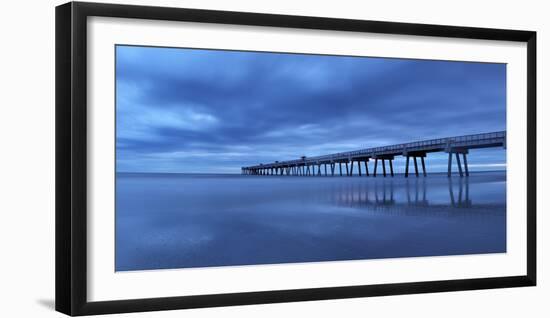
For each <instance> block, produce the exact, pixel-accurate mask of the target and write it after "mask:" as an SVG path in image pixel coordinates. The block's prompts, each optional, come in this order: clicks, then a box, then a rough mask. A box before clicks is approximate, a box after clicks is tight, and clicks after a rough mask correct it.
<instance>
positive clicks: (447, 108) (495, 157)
mask: <svg viewBox="0 0 550 318" xmlns="http://www.w3.org/2000/svg"><path fill="white" fill-rule="evenodd" d="M116 50H117V51H116V52H117V57H116V84H117V88H116V115H117V136H116V138H117V142H116V147H117V171H119V172H122V171H127V172H128V171H134V172H211V173H240V168H241V167H242V166H247V165H254V164H258V163H268V162H273V161H275V160H279V161H281V160H289V159H297V158H299V157H300V156H302V155H306V156H315V155H322V154H329V153H334V152H340V151H350V150H356V149H361V148H368V147H374V146H383V145H391V144H395V143H401V142H410V141H417V140H423V139H431V138H439V137H449V136H456V135H465V134H474V133H482V132H491V131H500V130H505V129H506V65H505V64H488V63H468V62H445V61H424V60H404V59H385V58H367V57H341V56H338V57H335V56H320V55H299V54H281V53H259V52H239V51H217V50H196V49H171V48H151V47H132V46H117V49H116ZM468 159H469V163H470V167H471V170H495V169H504V168H505V162H506V157H505V151H503V150H502V149H493V150H477V151H472V152H471V154H470V156H469V157H468ZM401 167H402V163H401V160H400V161H399V162H396V169H397V170H399V169H401ZM427 169H428V171H444V170H445V169H446V157H444V155H443V154H439V155H438V154H433V155H432V154H430V155H429V157H428V161H427Z"/></svg>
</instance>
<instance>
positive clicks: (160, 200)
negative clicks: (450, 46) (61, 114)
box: [113, 44, 507, 272]
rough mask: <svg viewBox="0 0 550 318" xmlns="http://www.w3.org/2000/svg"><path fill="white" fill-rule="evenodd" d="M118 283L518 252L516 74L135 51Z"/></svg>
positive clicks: (122, 141)
mask: <svg viewBox="0 0 550 318" xmlns="http://www.w3.org/2000/svg"><path fill="white" fill-rule="evenodd" d="M114 51H115V52H114V54H115V58H114V60H115V65H114V68H115V86H116V87H115V109H114V112H115V135H114V136H113V138H114V140H115V144H116V146H115V148H116V149H115V158H114V160H115V162H114V164H115V167H116V176H115V180H114V182H115V192H116V193H115V216H114V217H115V242H114V244H115V271H116V272H123V271H143V270H163V269H185V268H200V267H220V266H266V265H274V264H278V265H279V266H283V265H284V264H289V263H309V262H358V261H362V262H369V261H371V262H372V261H375V260H378V261H379V260H381V259H395V258H415V257H463V256H464V255H472V254H494V253H506V252H507V218H506V215H507V213H506V212H507V210H506V207H507V195H506V193H507V191H506V189H507V183H506V180H507V147H506V127H507V115H506V114H507V111H506V110H507V64H506V63H496V62H495V63H489V62H479V61H459V60H456V61H455V60H432V59H405V58H396V57H391V56H346V55H327V54H317V53H311V52H302V53H301V52H267V51H245V50H224V49H212V48H195V47H161V46H140V45H126V44H117V45H115V46H114Z"/></svg>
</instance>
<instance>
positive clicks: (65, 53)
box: [55, 2, 536, 316]
mask: <svg viewBox="0 0 550 318" xmlns="http://www.w3.org/2000/svg"><path fill="white" fill-rule="evenodd" d="M91 16H100V17H117V18H134V19H135V18H137V19H149V20H170V21H189V22H207V23H219V24H236V25H248V26H270V27H284V28H302V29H318V30H338V31H351V32H369V33H381V34H398V35H411V36H417V35H418V36H431V37H450V38H465V39H484V40H502V41H514V42H525V43H527V163H526V164H527V189H526V191H527V206H526V212H527V213H526V214H527V259H526V260H525V261H526V263H527V274H526V275H524V276H510V277H496V278H477V279H457V280H442V281H430V282H413V283H393V284H379V285H364V286H346V287H330V288H308V289H294V290H278V291H261V292H245V293H230V294H215V295H199V296H181V297H162V298H148V299H139V300H136V299H132V300H113V301H99V302H89V301H87V296H86V291H87V278H86V277H87V274H86V273H87V265H86V264H87V252H86V248H87V245H86V244H87V243H86V236H87V223H86V222H87V221H86V213H87V212H86V206H87V205H86V204H87V195H86V193H87V191H86V185H87V180H86V178H87V177H86V175H87V174H86V171H87V159H86V158H87V150H86V149H87V144H86V142H87V141H86V140H87V137H86V136H87V126H86V107H87V106H86V98H87V96H86V95H87V92H86V87H87V86H86V78H87V75H86V64H87V60H86V59H87V57H86V50H87V48H86V41H87V40H86V36H87V32H86V31H87V29H86V28H87V23H86V20H87V17H91ZM55 45H56V77H55V81H56V84H55V86H56V91H55V94H56V115H55V116H56V175H55V176H56V191H55V192H56V194H55V200H56V221H55V224H56V229H55V231H56V274H55V275H56V279H55V283H56V295H55V299H56V300H55V306H56V310H58V311H60V312H62V313H65V314H68V315H75V316H76V315H92V314H107V313H123V312H137V311H155V310H168V309H184V308H200V307H215V306H231V305H248V304H261V303H278V302H291V301H307V300H322V299H337V298H352V297H367V296H383V295H400V294H417V293H433V292H446V291H459V290H474V289H490V288H503V287H519V286H535V285H536V32H532V31H517V30H503V29H487V28H472V27H458V26H443V25H427V24H411V23H394V22H379V21H361V20H348V19H334V18H321V17H306V16H289V15H273V14H258V13H243V12H229V11H211V10H197V9H182V8H168V7H150V6H133V5H132V6H130V5H115V4H103V3H101V4H100V3H81V2H70V3H67V4H64V5H60V6H58V7H56V43H55Z"/></svg>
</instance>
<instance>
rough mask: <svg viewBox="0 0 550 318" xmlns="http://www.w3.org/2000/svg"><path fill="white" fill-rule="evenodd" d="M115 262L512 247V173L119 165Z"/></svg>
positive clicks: (149, 264)
mask: <svg viewBox="0 0 550 318" xmlns="http://www.w3.org/2000/svg"><path fill="white" fill-rule="evenodd" d="M116 191H117V192H116V202H117V203H116V270H117V271H126V270H145V269H161V268H185V267H206V266H225V265H252V264H273V263H290V262H318V261H334V260H355V259H374V258H391V257H417V256H437V255H457V254H477V253H503V252H506V173H505V172H483V173H472V175H471V176H470V177H469V178H459V177H457V176H453V177H452V178H451V179H449V178H447V176H446V175H445V174H431V175H428V177H426V178H423V177H420V178H416V177H414V176H413V177H409V178H408V179H405V178H404V177H403V176H402V175H396V176H395V177H394V178H389V177H388V178H383V177H380V176H379V177H377V178H373V177H364V176H363V177H358V176H354V177H289V176H282V177H279V176H241V175H214V174H154V173H148V174H144V173H119V174H118V175H117V187H116Z"/></svg>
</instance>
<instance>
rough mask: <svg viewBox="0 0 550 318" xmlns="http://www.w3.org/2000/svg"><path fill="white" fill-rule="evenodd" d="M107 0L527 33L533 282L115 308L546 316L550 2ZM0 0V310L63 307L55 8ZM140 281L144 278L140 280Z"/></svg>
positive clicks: (28, 313)
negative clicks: (533, 89) (533, 57)
mask: <svg viewBox="0 0 550 318" xmlns="http://www.w3.org/2000/svg"><path fill="white" fill-rule="evenodd" d="M111 2H117V3H131V4H154V5H165V6H175V7H189V8H205V9H219V10H232V11H250V12H266V13H281V14H296V15H314V16H330V17H341V18H356V19H370V20H385V21H400V22H417V23H434V24H451V25H462V26H477V27H490V28H508V29H527V30H535V31H537V32H538V105H539V107H538V123H539V129H538V161H539V167H538V197H539V200H538V224H539V226H538V228H539V235H538V243H539V249H538V252H539V259H538V265H539V280H538V282H539V285H538V286H537V287H530V288H513V289H499V290H488V291H468V292H453V293H439V294H425V295H407V296H390V297H375V298H362V299H351V300H334V301H316V302H303V303H288V304H275V305H257V306H240V307H223V308H215V309H198V310H186V311H171V312H153V313H143V314H127V315H115V316H116V317H180V316H181V315H185V316H186V317H216V316H223V317H260V316H261V317H284V316H310V315H315V316H318V317H334V316H345V317H364V316H366V315H369V316H370V317H378V316H384V317H399V316H405V315H406V316H407V317H423V318H428V317H440V316H445V317H449V318H450V317H483V316H487V317H519V316H525V317H548V316H549V315H550V305H549V303H550V302H549V301H548V299H550V298H549V297H550V296H548V295H550V277H549V276H548V274H547V273H548V272H547V271H546V270H545V266H546V265H547V261H548V257H549V256H550V251H549V250H548V248H546V244H547V243H548V242H549V240H550V234H549V233H550V229H547V227H548V226H549V225H550V223H549V217H548V216H547V215H546V212H547V210H548V208H549V207H550V205H549V200H548V190H547V187H548V186H550V184H549V183H548V180H549V179H550V175H549V172H550V169H549V168H548V165H546V166H545V165H543V163H544V162H543V159H545V160H548V159H547V158H546V157H547V156H548V155H550V151H549V149H548V148H549V147H548V143H546V144H545V142H544V137H545V136H549V138H550V127H549V125H544V124H545V122H546V120H548V119H550V118H549V110H548V108H547V107H545V106H547V105H548V104H549V103H550V93H549V92H548V90H546V89H545V88H547V87H549V86H548V85H549V83H550V78H549V77H550V69H549V68H548V65H549V61H548V59H549V58H550V43H549V41H550V20H549V19H548V16H549V15H548V12H550V7H549V6H548V5H546V3H547V2H546V1H535V0H523V1H513V2H512V1H502V0H500V1H496V0H490V1H479V0H462V1H453V2H450V1H435V0H434V1H428V0H415V1H407V0H399V1H367V0H365V1H352V0H339V1H325V2H323V1H318V0H317V1H305V0H304V1H297V0H264V1H252V0H248V1H247V0H232V1H224V0H189V1H184V0H179V1H177V0H162V1H151V0H149V1H137V0H133V1H132V0H126V1H116V0H111ZM61 3H63V1H57V0H56V1H44V0H42V1H39V0H27V1H10V2H6V3H4V4H3V5H2V10H1V11H0V17H1V18H0V24H1V27H0V35H1V37H0V39H1V40H2V42H1V43H2V47H1V49H0V82H1V85H0V87H1V89H0V145H1V149H2V151H1V153H0V193H1V194H0V213H1V215H2V221H1V222H0V260H1V261H0V299H1V300H0V317H62V316H63V315H62V314H59V313H57V312H55V311H54V310H53V306H54V50H55V46H54V7H55V5H58V4H61ZM144 288H146V286H144Z"/></svg>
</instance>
